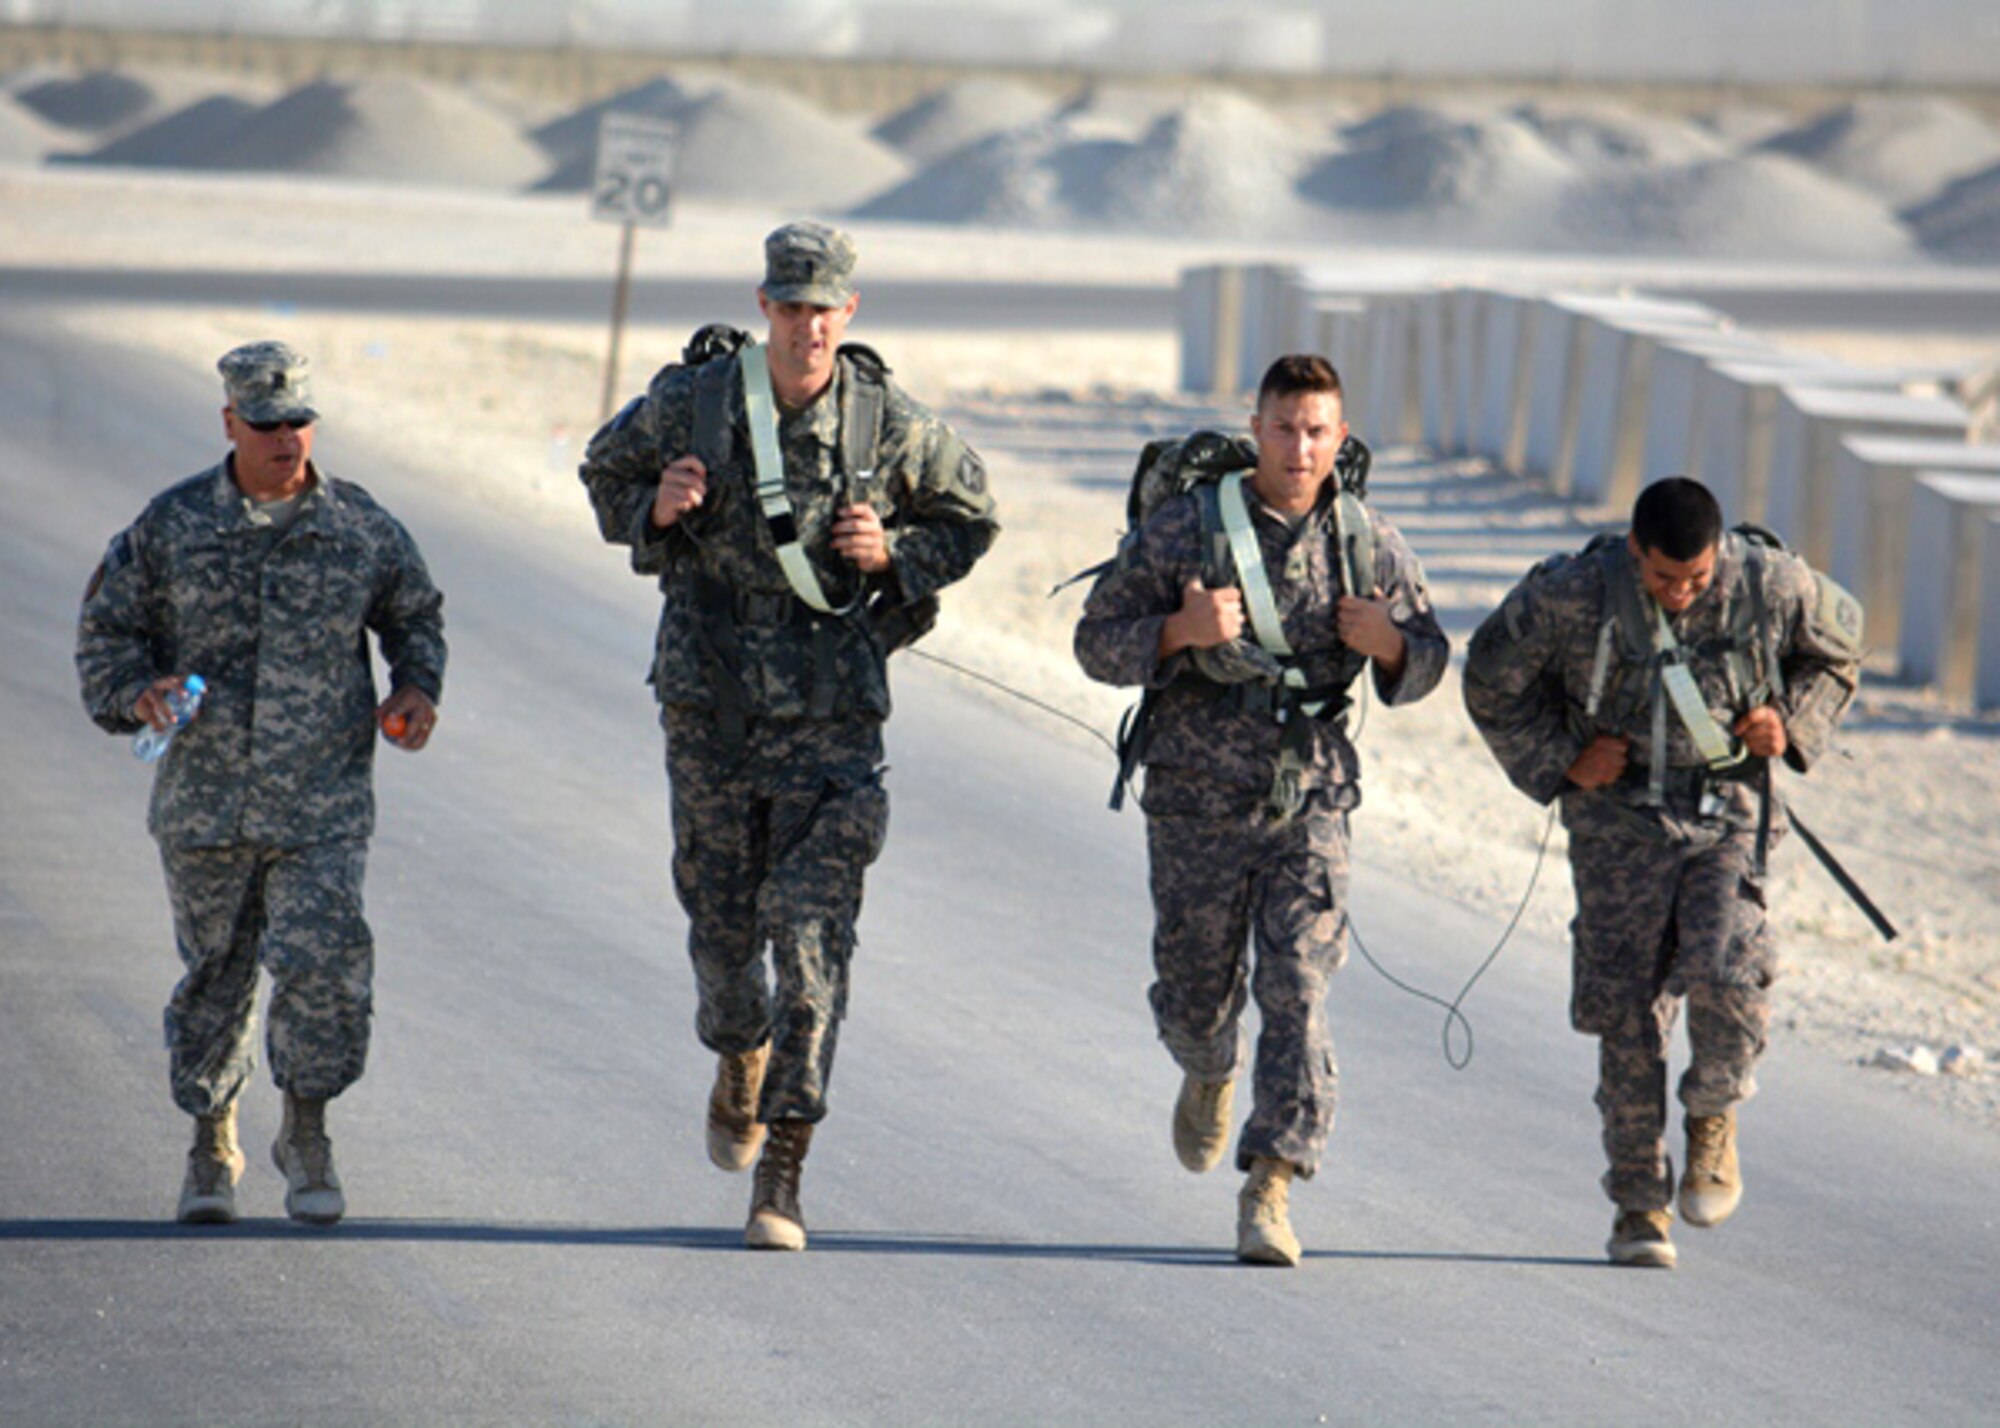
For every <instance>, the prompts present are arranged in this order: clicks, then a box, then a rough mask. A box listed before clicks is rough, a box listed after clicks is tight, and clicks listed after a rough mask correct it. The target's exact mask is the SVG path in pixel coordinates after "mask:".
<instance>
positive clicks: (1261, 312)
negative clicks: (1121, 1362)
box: [1231, 263, 1300, 392]
mask: <svg viewBox="0 0 2000 1428" xmlns="http://www.w3.org/2000/svg"><path fill="white" fill-rule="evenodd" d="M1299 305H1300V304H1299V270H1298V269H1297V268H1295V267H1292V266H1290V265H1288V264H1283V263H1256V264H1252V265H1250V266H1249V267H1247V268H1245V269H1244V270H1243V325H1242V329H1241V334H1240V336H1239V339H1238V342H1237V347H1236V382H1235V385H1234V386H1233V388H1232V389H1231V390H1233V391H1237V392H1254V391H1256V390H1257V384H1258V383H1259V382H1261V381H1263V380H1264V369H1265V368H1267V367H1269V366H1270V365H1271V363H1272V362H1273V361H1275V360H1276V359H1277V358H1279V357H1282V356H1284V354H1285V353H1287V352H1291V351H1295V350H1296V349H1297V347H1298V342H1297V339H1296V324H1297V322H1298V310H1299Z"/></svg>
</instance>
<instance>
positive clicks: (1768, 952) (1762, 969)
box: [1713, 877, 1778, 991]
mask: <svg viewBox="0 0 2000 1428" xmlns="http://www.w3.org/2000/svg"><path fill="white" fill-rule="evenodd" d="M1736 894H1737V896H1736V901H1735V902H1734V904H1732V906H1731V907H1730V917H1731V926H1730V929H1729V937H1728V940H1727V941H1726V942H1724V943H1723V945H1722V947H1721V949H1720V951H1719V952H1718V953H1717V957H1716V962H1717V965H1716V967H1715V968H1714V970H1713V977H1714V980H1715V984H1716V985H1717V986H1722V987H1749V988H1753V989H1755V990H1757V991H1763V990H1764V989H1765V988H1767V987H1769V986H1770V985H1771V983H1773V982H1775V981H1776V980H1777V979H1778V942H1777V939H1776V938H1775V937H1773V936H1772V935H1771V924H1770V921H1769V918H1768V916H1767V915H1766V911H1765V906H1766V904H1765V896H1764V886H1763V884H1762V883H1760V882H1758V881H1757V880H1756V879H1755V878H1749V877H1746V878H1742V879H1740V880H1738V882H1737V885H1736Z"/></svg>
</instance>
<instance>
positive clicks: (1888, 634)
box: [1826, 436, 2000, 649]
mask: <svg viewBox="0 0 2000 1428" xmlns="http://www.w3.org/2000/svg"><path fill="white" fill-rule="evenodd" d="M1927 470H1929V471H1951V472H1964V473H1969V474H1984V475H1995V476H2000V446H1969V445H1966V444H1965V443H1963V442H1959V441H1953V440H1950V439H1939V438H1936V437H1904V436H1849V437H1843V438H1842V439H1841V441H1840V443H1839V446H1838V450H1837V453H1836V455H1835V457H1834V470H1833V493H1834V500H1833V509H1834V520H1833V556H1832V558H1831V559H1830V560H1829V561H1828V562H1827V567H1826V570H1827V574H1829V575H1831V576H1832V577H1833V578H1834V579H1835V580H1838V581H1839V582H1840V583H1841V584H1842V585H1844V586H1846V587H1847V588H1848V589H1849V590H1851V591H1853V592H1854V594H1855V595H1856V596H1857V597H1858V598H1859V599H1860V601H1861V603H1862V605H1863V606H1865V607H1866V608H1867V611H1868V639H1869V642H1870V643H1871V644H1873V645H1875V646H1877V647H1878V648H1886V649H1894V648H1895V647H1896V645H1897V643H1898V641H1899V640H1900V639H1901V637H1902V627H1903V582H1904V572H1905V567H1906V565H1907V563H1908V558H1909V550H1910V497H1911V493H1912V491H1913V490H1914V489H1915V485H1916V478H1917V477H1918V475H1919V474H1921V473H1923V472H1924V471H1927Z"/></svg>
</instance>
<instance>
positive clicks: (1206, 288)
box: [1180, 263, 1243, 396]
mask: <svg viewBox="0 0 2000 1428" xmlns="http://www.w3.org/2000/svg"><path fill="white" fill-rule="evenodd" d="M1180 334H1181V390H1182V391H1184V392H1201V393H1206V394H1209V395H1213V396H1229V395H1232V394H1233V393H1234V392H1235V391H1236V390H1237V385H1236V367H1237V356H1236V354H1237V352H1238V350H1239V349H1240V348H1241V347H1242V345H1243V267H1242V265H1241V264H1239V263H1212V264H1209V265H1208V266H1206V267H1199V268H1183V269H1182V270H1181V283H1180Z"/></svg>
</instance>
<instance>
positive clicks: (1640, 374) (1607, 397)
mask: <svg viewBox="0 0 2000 1428" xmlns="http://www.w3.org/2000/svg"><path fill="white" fill-rule="evenodd" d="M1722 329H1723V319H1722V315H1721V314H1720V313H1716V312H1707V311H1704V312H1701V313H1691V314H1688V315H1687V316H1686V317H1685V318H1668V319H1664V320H1662V319H1655V318H1633V317H1627V316H1625V315H1623V314H1622V313H1618V312H1609V313H1606V314H1605V315H1604V316H1603V317H1601V318H1598V319H1596V320H1595V321H1593V323H1592V325H1591V332H1590V341H1589V346H1588V349H1587V354H1586V357H1585V362H1586V364H1587V365H1586V370H1585V374H1584V385H1583V390H1582V393H1581V396H1580V398H1579V405H1578V408H1577V417H1576V461H1575V471H1574V477H1573V482H1572V489H1574V490H1575V492H1576V494H1577V496H1578V497H1579V498H1580V499H1583V500H1587V501H1591V502H1594V503H1596V504H1598V505H1612V506H1618V507H1621V508H1622V507H1626V506H1629V505H1631V503H1632V501H1633V498H1634V497H1636V496H1637V495H1638V494H1639V487H1640V485H1641V484H1642V483H1643V480H1644V479H1645V477H1646V476H1647V474H1648V473H1647V472H1646V471H1645V470H1644V459H1643V458H1644V455H1645V437H1646V428H1647V425H1648V423H1649V420H1650V412H1651V406H1652V397H1653V354H1654V352H1655V351H1656V350H1657V348H1658V346H1659V343H1660V340H1661V339H1662V338H1663V337H1693V336H1698V335H1711V334H1719V333H1720V332H1721V331H1722Z"/></svg>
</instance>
